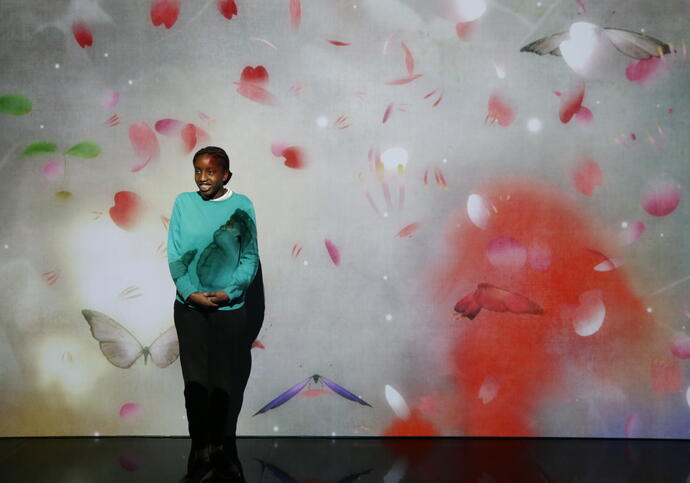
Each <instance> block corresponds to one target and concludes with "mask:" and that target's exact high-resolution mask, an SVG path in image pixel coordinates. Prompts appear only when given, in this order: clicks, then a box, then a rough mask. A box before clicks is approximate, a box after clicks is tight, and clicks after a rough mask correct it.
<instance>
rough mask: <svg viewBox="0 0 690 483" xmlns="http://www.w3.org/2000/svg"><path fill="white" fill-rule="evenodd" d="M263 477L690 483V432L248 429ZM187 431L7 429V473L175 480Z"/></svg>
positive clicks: (0, 478)
mask: <svg viewBox="0 0 690 483" xmlns="http://www.w3.org/2000/svg"><path fill="white" fill-rule="evenodd" d="M238 447H239V453H240V458H241V461H242V466H243V469H244V473H245V476H246V480H247V482H249V483H254V482H303V483H307V482H309V483H317V482H354V481H358V482H384V483H397V482H418V481H419V482H421V481H431V482H446V481H447V482H471V483H499V482H511V483H520V482H623V481H625V482H659V483H673V482H679V483H690V441H668V440H591V439H471V438H462V439H413V438H406V439H375V438H366V439H365V438H357V439H349V438H339V439H327V438H241V439H240V440H239V441H238ZM188 448H189V440H188V439H186V438H143V437H138V438H124V437H119V438H100V439H95V438H1V439H0V455H1V456H0V482H3V483H9V482H30V483H33V482H69V483H82V482H84V483H86V482H97V483H100V482H159V481H160V482H176V481H178V480H179V479H180V477H181V476H182V475H183V473H184V469H185V464H186V463H185V458H186V457H187V453H188Z"/></svg>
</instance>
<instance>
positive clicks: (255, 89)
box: [233, 82, 278, 105]
mask: <svg viewBox="0 0 690 483" xmlns="http://www.w3.org/2000/svg"><path fill="white" fill-rule="evenodd" d="M233 84H235V85H236V86H237V93H238V94H240V95H241V96H244V97H246V98H247V99H250V100H252V101H254V102H258V103H259V104H265V105H275V104H278V100H277V99H276V98H275V96H274V95H273V94H271V93H270V92H269V91H267V90H266V89H264V88H263V87H261V86H259V85H256V84H254V83H252V82H233Z"/></svg>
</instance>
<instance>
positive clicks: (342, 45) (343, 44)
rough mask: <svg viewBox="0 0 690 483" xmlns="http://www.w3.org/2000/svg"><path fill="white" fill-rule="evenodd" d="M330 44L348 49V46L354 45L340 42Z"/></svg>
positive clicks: (332, 41)
mask: <svg viewBox="0 0 690 483" xmlns="http://www.w3.org/2000/svg"><path fill="white" fill-rule="evenodd" d="M328 42H330V43H331V44H333V45H335V46H336V47H346V46H348V45H352V44H350V43H349V42H341V41H340V40H329V41H328Z"/></svg>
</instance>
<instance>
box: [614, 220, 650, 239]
mask: <svg viewBox="0 0 690 483" xmlns="http://www.w3.org/2000/svg"><path fill="white" fill-rule="evenodd" d="M644 229H645V226H644V223H642V222H641V221H636V222H634V223H631V224H630V225H629V226H628V227H627V228H626V229H624V230H623V231H622V232H621V234H620V242H621V245H631V244H632V243H635V242H636V241H637V240H639V239H640V237H641V236H642V234H643V233H644Z"/></svg>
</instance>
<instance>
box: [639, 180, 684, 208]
mask: <svg viewBox="0 0 690 483" xmlns="http://www.w3.org/2000/svg"><path fill="white" fill-rule="evenodd" d="M679 203H680V185H678V184H677V183H674V182H671V181H658V180H657V181H653V182H651V183H650V184H649V185H648V186H647V188H646V189H645V191H644V193H643V194H642V207H643V208H644V209H645V211H646V212H647V213H649V214H650V215H652V216H666V215H669V214H671V213H673V211H674V210H675V209H676V208H677V207H678V204H679Z"/></svg>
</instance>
